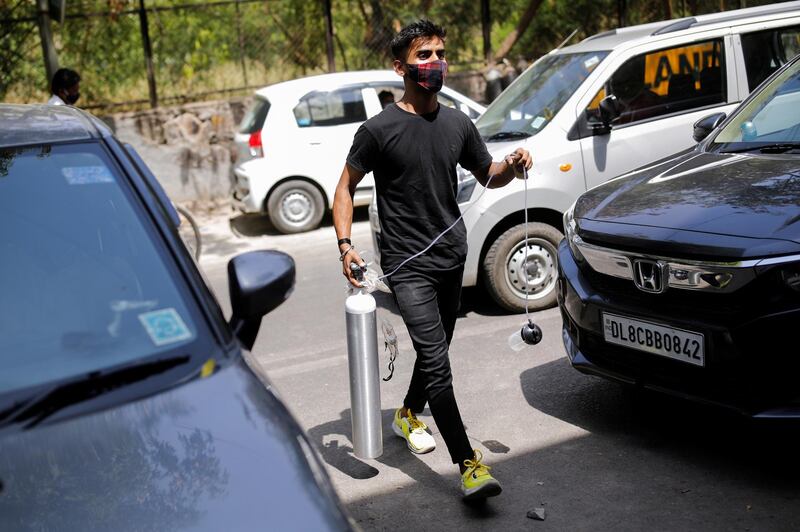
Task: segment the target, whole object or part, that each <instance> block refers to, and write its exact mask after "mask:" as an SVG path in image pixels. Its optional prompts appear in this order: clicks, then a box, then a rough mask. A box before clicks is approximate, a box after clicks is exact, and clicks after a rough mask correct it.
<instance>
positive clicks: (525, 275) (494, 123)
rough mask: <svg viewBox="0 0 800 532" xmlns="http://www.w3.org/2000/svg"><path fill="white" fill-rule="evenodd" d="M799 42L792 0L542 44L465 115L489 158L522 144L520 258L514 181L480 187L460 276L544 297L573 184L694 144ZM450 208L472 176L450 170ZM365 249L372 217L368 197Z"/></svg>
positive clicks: (471, 186)
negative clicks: (698, 132) (525, 169)
mask: <svg viewBox="0 0 800 532" xmlns="http://www.w3.org/2000/svg"><path fill="white" fill-rule="evenodd" d="M798 53H800V2H786V3H783V4H775V5H769V6H763V7H756V8H748V9H741V10H736V11H728V12H724V13H719V14H714V15H703V16H697V17H691V18H684V19H678V20H670V21H665V22H657V23H652V24H645V25H640V26H632V27H628V28H621V29H618V30H612V31H608V32H605V33H601V34H598V35H595V36H593V37H589V38H588V39H585V40H584V41H582V42H580V43H578V44H575V45H573V46H569V47H565V48H562V49H559V50H554V51H553V52H551V53H549V54H547V55H545V56H544V57H542V58H540V59H539V60H538V61H536V62H535V63H534V64H533V65H531V67H530V68H528V69H527V70H526V71H525V72H524V73H523V74H521V75H520V76H519V78H517V79H516V80H515V81H514V83H512V84H511V85H510V86H509V87H508V88H507V89H506V90H505V91H504V92H503V93H502V94H501V95H500V96H499V97H498V98H497V100H495V101H494V102H493V103H492V104H491V105H490V106H489V107H488V108H487V110H486V112H485V113H484V114H483V115H482V116H481V117H480V118H479V119H478V121H477V122H476V125H477V127H478V130H479V131H480V133H481V135H482V136H483V138H484V140H485V141H486V143H487V146H488V148H489V151H490V153H491V154H492V156H493V158H494V160H496V161H499V160H501V159H502V158H503V156H504V155H506V154H508V153H510V152H512V151H513V150H514V149H516V148H519V147H523V148H525V149H527V150H529V151H530V152H531V154H532V155H533V169H532V171H531V173H530V177H529V180H528V187H529V189H528V209H529V210H528V214H529V218H530V221H531V223H530V235H531V238H530V240H529V248H528V255H527V257H528V258H527V262H525V260H524V259H525V249H524V238H525V226H524V223H523V221H524V208H523V205H524V202H523V182H522V181H519V180H515V181H514V182H513V183H511V184H509V185H508V186H506V187H503V188H500V189H492V190H487V191H486V192H485V194H483V196H482V197H481V198H480V200H479V203H478V204H475V205H474V206H472V208H470V210H469V211H468V212H466V214H465V216H464V221H465V223H466V227H467V240H468V243H469V253H468V255H467V260H466V266H465V271H464V286H472V285H476V284H477V283H478V279H479V278H481V277H482V278H483V280H484V284H485V287H486V289H487V290H488V292H489V294H490V295H491V296H492V298H493V299H494V300H495V301H496V302H497V303H498V304H500V305H501V306H503V307H505V308H506V309H509V310H512V311H517V312H521V311H523V310H524V308H525V298H526V297H527V298H528V302H529V306H530V308H531V309H542V308H547V307H550V306H553V305H554V304H555V301H556V293H555V284H556V278H557V263H556V260H557V259H556V249H557V246H558V242H559V241H560V240H561V238H562V233H561V231H562V221H561V218H562V213H564V212H565V211H566V210H567V209H568V208H569V206H570V205H571V204H572V203H573V202H574V201H575V199H576V198H577V197H578V196H579V195H580V194H581V193H583V192H584V191H586V190H587V189H589V188H592V187H594V186H596V185H599V184H600V183H603V182H604V181H606V180H608V179H610V178H612V177H615V176H618V175H620V174H623V173H625V172H628V171H630V170H632V169H634V168H637V167H639V166H643V165H645V164H647V163H649V162H652V161H655V160H658V159H661V158H663V157H666V156H668V155H671V154H674V153H676V152H678V151H681V150H684V149H687V148H690V147H691V146H693V145H694V144H695V142H694V140H693V139H692V124H693V123H694V122H696V121H697V120H699V119H700V118H703V117H705V116H707V115H710V114H712V113H719V112H722V113H727V112H730V111H731V110H732V109H733V108H734V107H736V105H737V104H738V103H739V102H740V101H742V100H743V99H744V98H745V96H747V94H748V93H749V92H750V91H751V90H753V89H754V88H755V87H756V86H757V85H758V84H760V83H761V82H762V81H763V80H764V79H766V77H767V76H769V75H770V74H771V73H772V72H774V71H775V70H777V69H778V68H779V67H780V66H781V65H782V64H784V63H786V62H787V61H788V60H789V59H791V58H792V57H793V56H794V55H797V54H798ZM460 179H462V182H461V183H460V185H459V193H458V200H459V203H460V205H461V210H462V211H464V210H465V209H466V208H467V207H469V206H470V205H472V203H473V202H475V201H477V198H478V195H479V191H478V190H477V189H480V188H481V187H479V186H478V187H476V186H475V184H476V182H475V180H474V178H473V177H472V175H471V174H469V173H467V172H460ZM370 221H371V224H372V229H373V235H374V240H375V242H374V243H375V248H376V250H377V249H378V248H379V244H378V241H379V239H380V228H379V226H378V219H377V213H376V212H375V204H374V202H373V204H372V206H371V209H370Z"/></svg>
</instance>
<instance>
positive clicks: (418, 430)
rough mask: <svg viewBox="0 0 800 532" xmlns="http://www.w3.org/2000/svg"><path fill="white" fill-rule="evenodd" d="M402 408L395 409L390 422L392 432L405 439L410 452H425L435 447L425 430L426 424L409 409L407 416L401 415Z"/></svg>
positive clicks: (431, 437)
mask: <svg viewBox="0 0 800 532" xmlns="http://www.w3.org/2000/svg"><path fill="white" fill-rule="evenodd" d="M402 410H403V409H402V408H398V409H397V410H395V413H394V422H393V423H392V430H393V431H394V433H395V434H397V435H398V436H399V437H401V438H403V439H404V440H406V445H408V449H409V450H410V451H411V452H412V453H415V454H425V453H429V452H431V451H432V450H434V449H436V442H435V441H434V439H433V436H431V435H430V433H428V432H427V429H428V426H427V425H426V424H425V423H423V422H422V421H420V420H419V419H417V416H415V415H414V414H413V413H412V412H410V411H409V413H408V415H407V416H401V415H400V412H401V411H402Z"/></svg>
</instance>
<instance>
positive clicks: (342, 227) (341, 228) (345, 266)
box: [333, 163, 364, 287]
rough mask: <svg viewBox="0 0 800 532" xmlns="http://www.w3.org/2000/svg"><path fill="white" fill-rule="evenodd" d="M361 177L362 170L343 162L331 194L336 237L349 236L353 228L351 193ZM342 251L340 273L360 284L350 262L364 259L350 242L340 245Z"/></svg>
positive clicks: (362, 174)
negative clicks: (337, 181) (333, 191)
mask: <svg viewBox="0 0 800 532" xmlns="http://www.w3.org/2000/svg"><path fill="white" fill-rule="evenodd" d="M363 178H364V172H362V171H360V170H357V169H356V168H353V167H352V166H350V165H349V164H347V163H345V165H344V168H343V169H342V175H341V177H339V183H338V184H337V185H336V192H335V193H334V195H333V228H334V229H335V230H336V238H337V239H342V238H350V231H351V230H352V228H353V194H355V191H356V185H358V183H359V182H360V181H361V180H362V179H363ZM342 253H344V254H345V255H344V256H343V260H342V273H343V274H344V276H345V277H346V278H347V280H348V281H350V283H351V284H352V285H353V286H356V287H360V286H361V284H360V283H359V282H358V281H356V280H355V278H354V277H353V272H352V271H351V270H350V264H351V263H355V264H358V265H363V264H364V261H363V260H361V257H360V256H359V255H358V252H356V250H355V248H354V247H353V246H352V244H347V243H344V244H342V245H340V246H339V254H340V255H341V254H342Z"/></svg>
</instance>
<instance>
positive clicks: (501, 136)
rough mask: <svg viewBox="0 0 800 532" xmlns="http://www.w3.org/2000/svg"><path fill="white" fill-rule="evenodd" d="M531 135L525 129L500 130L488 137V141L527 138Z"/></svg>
mask: <svg viewBox="0 0 800 532" xmlns="http://www.w3.org/2000/svg"><path fill="white" fill-rule="evenodd" d="M530 136H531V134H530V133H526V132H524V131H499V132H497V133H495V134H494V135H489V136H488V137H486V142H492V141H493V140H509V139H525V138H528V137H530Z"/></svg>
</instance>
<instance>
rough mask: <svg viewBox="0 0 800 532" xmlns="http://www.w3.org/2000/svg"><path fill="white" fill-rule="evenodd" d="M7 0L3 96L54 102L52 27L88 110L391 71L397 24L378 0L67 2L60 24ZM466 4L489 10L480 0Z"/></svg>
mask: <svg viewBox="0 0 800 532" xmlns="http://www.w3.org/2000/svg"><path fill="white" fill-rule="evenodd" d="M6 1H8V2H9V4H7V5H4V7H5V8H4V9H3V8H1V7H0V28H2V30H1V31H0V47H2V48H4V49H5V52H0V54H3V55H0V61H2V64H1V65H0V99H2V100H4V101H8V102H33V101H44V100H46V99H47V97H48V90H47V89H48V81H47V79H48V75H47V72H48V71H47V70H46V69H45V68H44V65H45V63H46V60H45V61H43V60H42V57H43V52H42V48H43V45H42V43H43V42H45V39H46V37H45V36H43V34H42V32H41V31H39V30H40V29H41V26H42V25H43V24H44V23H47V24H48V25H49V26H50V28H51V31H52V41H51V42H52V48H53V49H54V51H55V54H56V56H57V61H58V64H59V65H60V66H66V67H69V68H72V69H74V70H77V71H78V72H79V73H80V74H81V77H82V82H81V102H80V105H81V106H82V107H84V108H94V109H97V108H106V109H109V108H117V109H118V108H137V107H156V106H158V105H164V104H170V103H176V102H183V101H190V100H199V99H208V98H214V97H222V96H226V95H230V94H236V93H246V92H250V91H251V90H252V89H253V88H255V87H261V86H264V85H266V84H268V83H274V82H277V81H282V80H285V79H291V78H294V77H298V76H303V75H310V74H314V73H323V72H329V71H333V70H336V69H338V70H356V69H364V68H386V67H387V66H388V64H389V63H388V42H389V41H390V40H391V37H392V36H393V34H394V30H396V29H397V28H396V26H397V25H398V22H397V19H396V18H393V17H392V18H390V17H388V16H386V13H381V9H385V8H382V3H381V2H380V1H377V0H305V1H297V0H217V1H195V0H183V1H170V0H84V1H82V2H77V1H67V3H66V14H65V16H64V18H63V21H61V22H58V21H57V20H53V19H54V18H56V17H52V16H51V17H49V18H50V20H49V21H48V20H44V21H43V18H42V13H41V12H37V5H36V2H34V0H17V1H16V2H15V3H14V0H6ZM468 3H470V4H474V8H475V10H476V13H478V16H480V15H479V13H480V0H473V1H471V2H468ZM44 55H45V56H46V55H47V52H45V53H44ZM4 56H5V57H4ZM458 61H460V62H461V63H463V64H464V65H469V64H475V63H480V62H481V56H480V51H478V50H472V49H468V50H466V53H462V54H461V57H458V58H457V62H458ZM48 70H49V72H50V73H52V71H53V70H54V68H52V67H51V68H50V69H48Z"/></svg>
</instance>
